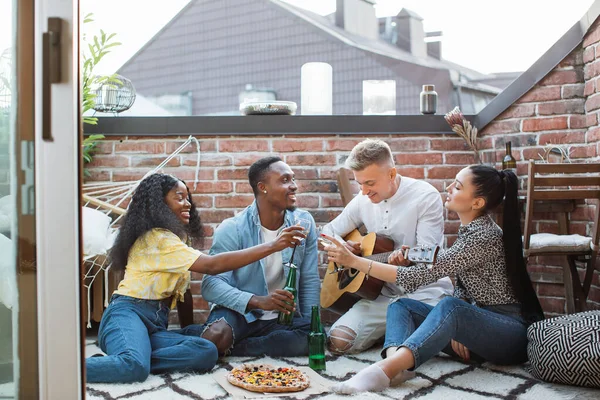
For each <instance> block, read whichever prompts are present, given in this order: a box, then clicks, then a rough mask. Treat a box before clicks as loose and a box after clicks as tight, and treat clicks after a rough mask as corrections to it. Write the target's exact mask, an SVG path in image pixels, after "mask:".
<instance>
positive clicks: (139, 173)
mask: <svg viewBox="0 0 600 400" xmlns="http://www.w3.org/2000/svg"><path fill="white" fill-rule="evenodd" d="M147 173H148V169H125V170H115V171H113V174H112V180H113V182H128V181H138V180H140V179H142V177H143V176H144V175H146V174H147Z"/></svg>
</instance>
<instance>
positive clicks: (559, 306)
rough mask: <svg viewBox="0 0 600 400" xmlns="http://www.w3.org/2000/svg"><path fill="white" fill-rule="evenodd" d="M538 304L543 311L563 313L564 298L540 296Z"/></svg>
mask: <svg viewBox="0 0 600 400" xmlns="http://www.w3.org/2000/svg"><path fill="white" fill-rule="evenodd" d="M539 299H540V304H541V305H542V309H543V310H544V313H554V314H564V313H565V300H564V299H559V298H555V297H540V298H539Z"/></svg>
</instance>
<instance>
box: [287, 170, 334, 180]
mask: <svg viewBox="0 0 600 400" xmlns="http://www.w3.org/2000/svg"><path fill="white" fill-rule="evenodd" d="M292 171H293V172H294V177H295V178H296V179H297V180H310V179H317V178H318V173H317V172H318V171H317V169H316V168H294V169H292ZM336 179H337V178H336Z"/></svg>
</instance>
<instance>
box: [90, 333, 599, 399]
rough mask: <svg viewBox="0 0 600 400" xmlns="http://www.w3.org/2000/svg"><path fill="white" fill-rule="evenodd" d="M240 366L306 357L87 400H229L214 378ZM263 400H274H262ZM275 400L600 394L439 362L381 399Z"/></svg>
mask: <svg viewBox="0 0 600 400" xmlns="http://www.w3.org/2000/svg"><path fill="white" fill-rule="evenodd" d="M100 352H101V351H100V349H98V347H97V346H96V344H95V342H94V341H88V345H87V347H86V353H87V355H88V356H90V355H93V354H96V353H100ZM379 359H380V357H379V351H378V350H370V351H367V352H364V353H361V354H356V355H352V356H335V355H331V354H329V355H328V356H327V370H326V371H325V372H324V373H322V374H321V375H322V376H323V377H324V378H326V379H327V380H329V381H330V382H331V383H334V382H338V381H341V380H345V379H348V378H349V377H351V376H352V375H354V374H355V373H356V372H357V371H359V370H361V369H363V368H365V367H366V366H368V365H369V364H371V363H372V362H374V361H377V360H379ZM244 362H259V363H268V364H272V365H293V366H306V365H308V359H307V358H306V357H301V358H298V357H295V358H285V357H281V358H277V359H272V358H269V357H263V358H242V357H228V358H225V359H223V360H221V361H219V364H217V366H216V367H215V369H214V370H213V371H212V372H211V373H208V374H192V373H176V374H163V375H150V377H149V378H148V379H147V380H146V381H145V382H143V383H136V384H88V386H87V399H89V400H116V399H129V400H170V399H173V400H226V399H232V397H231V396H229V395H228V393H227V392H226V391H225V390H223V388H221V386H219V385H218V384H217V383H216V382H215V381H214V379H213V378H212V375H213V374H215V373H217V372H219V371H222V370H223V369H226V370H230V369H231V368H232V367H233V366H234V365H237V364H240V363H244ZM261 398H262V399H268V398H274V397H261ZM275 398H276V399H307V400H312V399H316V398H319V399H324V400H336V399H348V398H355V399H385V400H389V399H405V400H410V399H419V400H421V399H444V400H448V399H460V400H483V399H519V400H539V399H542V400H555V399H556V400H563V399H577V400H597V399H600V390H595V389H587V388H579V387H573V386H564V385H553V384H549V383H544V382H540V381H538V380H536V379H534V378H533V377H532V376H531V375H529V374H528V373H527V372H526V371H525V369H524V367H523V366H514V367H501V366H495V365H491V364H488V363H485V364H482V365H475V364H464V363H461V362H458V361H456V360H453V359H450V358H448V357H444V356H440V357H436V358H434V359H432V360H429V361H428V362H426V363H425V364H424V365H422V366H421V367H419V369H418V370H417V374H416V377H415V378H413V379H411V380H409V381H408V382H405V383H403V384H402V385H400V386H397V387H393V388H389V389H387V390H386V391H384V392H381V393H363V394H359V395H356V396H352V397H349V396H342V395H336V394H333V393H323V394H321V395H314V396H308V397H307V396H306V395H305V396H303V395H302V393H298V394H294V395H291V396H285V397H275Z"/></svg>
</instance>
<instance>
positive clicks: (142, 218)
mask: <svg viewBox="0 0 600 400" xmlns="http://www.w3.org/2000/svg"><path fill="white" fill-rule="evenodd" d="M178 182H182V183H183V184H184V185H185V182H184V181H182V180H181V179H177V178H175V177H174V176H172V175H166V174H153V175H150V176H148V177H147V178H145V179H144V180H143V181H141V182H140V184H139V186H138V187H137V189H136V190H135V192H134V193H133V198H132V199H131V204H129V208H128V209H127V214H126V215H125V219H124V221H123V224H122V225H121V228H120V229H119V234H118V235H117V238H116V240H115V243H114V245H113V247H112V248H111V249H110V252H109V258H110V261H111V263H112V266H111V268H114V269H115V270H118V271H121V270H124V269H125V267H126V266H127V258H128V256H129V250H130V249H131V246H133V244H134V243H135V241H136V240H137V239H138V238H139V237H140V236H142V235H143V234H144V233H146V232H148V231H150V230H152V229H154V228H163V229H167V230H169V231H171V232H173V233H174V234H176V235H177V236H179V237H181V238H182V239H183V238H184V237H185V236H187V237H188V238H189V239H195V238H201V237H202V223H201V221H200V215H199V214H198V210H197V209H196V205H195V204H194V202H193V201H192V195H191V193H190V191H189V189H188V201H189V202H190V204H191V209H190V223H189V225H185V224H183V223H182V222H181V221H180V220H179V218H177V216H176V215H175V214H174V213H173V211H171V209H170V208H169V206H168V205H167V203H166V202H165V197H166V195H167V193H169V191H170V190H171V189H173V188H174V187H175V185H177V183H178ZM186 188H187V185H186Z"/></svg>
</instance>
